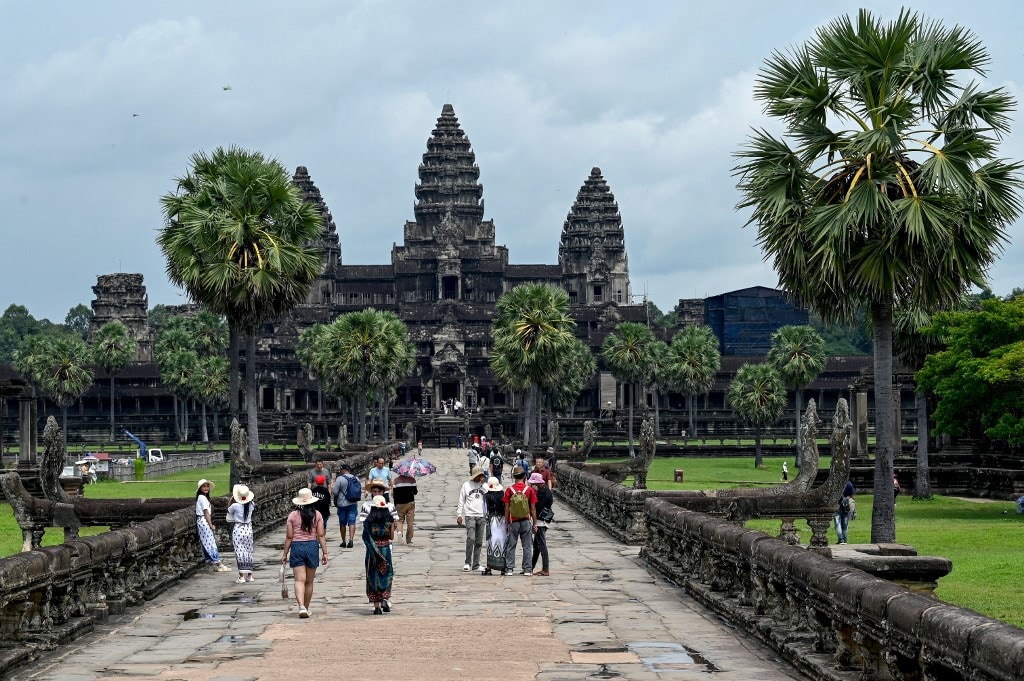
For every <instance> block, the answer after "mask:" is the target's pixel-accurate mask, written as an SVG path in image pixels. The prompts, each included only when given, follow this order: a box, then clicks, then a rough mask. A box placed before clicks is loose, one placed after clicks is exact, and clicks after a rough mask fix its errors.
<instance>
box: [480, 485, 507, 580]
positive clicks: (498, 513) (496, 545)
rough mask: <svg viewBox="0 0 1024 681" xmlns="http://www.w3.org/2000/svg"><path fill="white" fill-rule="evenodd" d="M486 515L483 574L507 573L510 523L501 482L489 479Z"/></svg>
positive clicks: (485, 486) (485, 490) (485, 505)
mask: <svg viewBox="0 0 1024 681" xmlns="http://www.w3.org/2000/svg"><path fill="white" fill-rule="evenodd" d="M484 513H485V514H486V516H487V560H486V563H487V567H486V569H484V571H483V574H485V575H489V574H492V573H491V570H497V571H498V574H499V575H500V574H503V573H504V572H505V544H506V543H508V523H507V522H506V521H505V494H504V488H503V487H502V486H501V482H500V481H499V480H498V479H497V478H495V477H491V478H488V480H487V484H486V485H484Z"/></svg>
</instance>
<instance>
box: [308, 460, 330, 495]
mask: <svg viewBox="0 0 1024 681" xmlns="http://www.w3.org/2000/svg"><path fill="white" fill-rule="evenodd" d="M320 475H323V476H325V477H326V478H327V480H328V481H330V479H331V472H330V471H329V470H327V466H326V465H325V464H324V460H323V459H319V458H318V459H317V460H316V463H314V464H313V467H312V468H310V469H309V470H308V471H306V487H309V488H310V489H312V488H313V485H315V484H316V479H317V476H320Z"/></svg>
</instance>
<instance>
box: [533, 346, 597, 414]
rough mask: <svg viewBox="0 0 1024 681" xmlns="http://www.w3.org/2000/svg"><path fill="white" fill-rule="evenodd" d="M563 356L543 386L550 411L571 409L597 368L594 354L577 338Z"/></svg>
mask: <svg viewBox="0 0 1024 681" xmlns="http://www.w3.org/2000/svg"><path fill="white" fill-rule="evenodd" d="M565 354H566V359H565V360H564V361H562V362H560V363H559V365H558V367H556V370H555V371H554V372H552V373H551V374H550V375H549V376H548V378H547V380H545V382H544V384H543V389H544V392H545V393H546V394H547V395H548V396H549V398H550V401H551V407H552V409H555V410H558V411H564V410H566V409H572V408H573V406H574V405H575V404H576V400H577V399H579V396H580V393H581V392H582V391H583V388H584V386H586V385H587V383H588V382H589V381H590V380H591V379H592V378H594V370H595V369H596V368H597V361H596V360H595V359H594V353H592V352H591V351H590V348H589V347H588V346H587V344H586V343H584V342H583V341H581V340H580V339H578V338H575V337H574V338H573V339H572V341H571V342H570V348H569V349H568V350H567V351H566V353H565Z"/></svg>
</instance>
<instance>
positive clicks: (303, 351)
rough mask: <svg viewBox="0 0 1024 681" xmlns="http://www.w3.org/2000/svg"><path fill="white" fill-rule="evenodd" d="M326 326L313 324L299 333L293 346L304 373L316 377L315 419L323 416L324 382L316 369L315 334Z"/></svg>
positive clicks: (319, 332) (318, 419) (320, 418)
mask: <svg viewBox="0 0 1024 681" xmlns="http://www.w3.org/2000/svg"><path fill="white" fill-rule="evenodd" d="M325 328H326V325H324V324H314V325H313V326H311V327H309V328H308V329H304V330H303V331H302V333H300V334H299V342H298V343H297V344H296V346H295V356H296V357H297V358H298V360H299V364H300V365H302V368H303V369H305V371H306V373H308V374H311V375H312V376H313V378H315V379H316V419H317V421H320V420H322V419H323V417H324V384H323V381H322V380H321V378H320V372H318V371H317V369H316V345H317V336H318V335H319V334H321V333H322V332H323V330H324V329H325Z"/></svg>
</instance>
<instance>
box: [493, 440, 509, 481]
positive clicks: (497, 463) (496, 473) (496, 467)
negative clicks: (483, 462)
mask: <svg viewBox="0 0 1024 681" xmlns="http://www.w3.org/2000/svg"><path fill="white" fill-rule="evenodd" d="M490 467H491V477H492V478H497V479H498V482H501V469H502V468H504V467H505V459H503V458H501V451H500V450H499V449H498V448H497V447H494V446H493V445H491V451H490Z"/></svg>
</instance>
